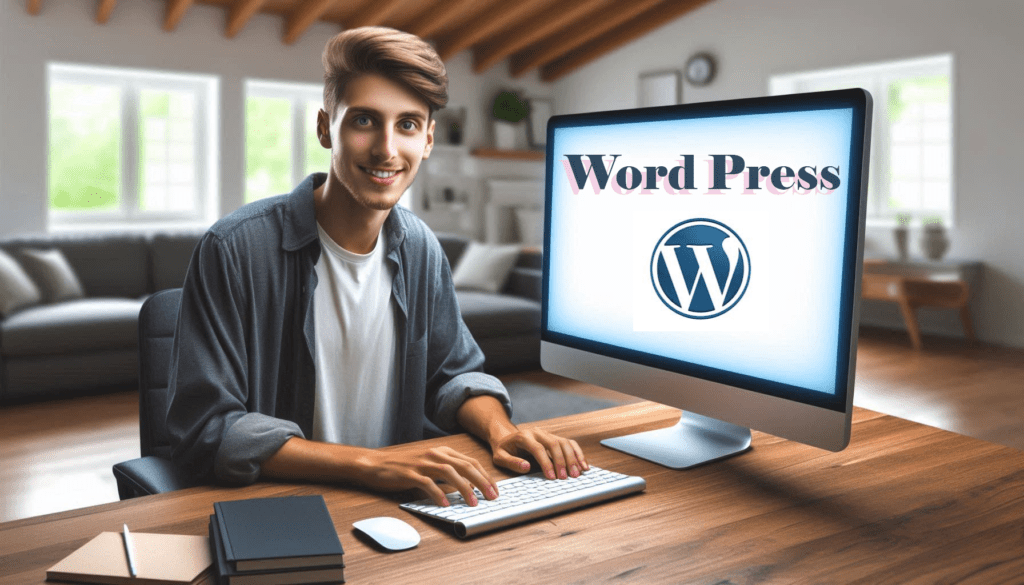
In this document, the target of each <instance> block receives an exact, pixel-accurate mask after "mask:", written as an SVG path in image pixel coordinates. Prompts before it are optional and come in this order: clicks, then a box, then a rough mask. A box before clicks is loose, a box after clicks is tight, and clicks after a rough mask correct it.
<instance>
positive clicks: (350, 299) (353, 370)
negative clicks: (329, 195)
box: [313, 224, 398, 448]
mask: <svg viewBox="0 0 1024 585" xmlns="http://www.w3.org/2000/svg"><path fill="white" fill-rule="evenodd" d="M317 231H318V232H319V234H320V244H321V247H322V249H323V252H322V253H321V254H320V259H319V260H318V261H317V263H316V275H317V279H318V283H317V286H316V291H315V293H314V297H313V311H314V313H313V323H314V327H315V331H316V342H315V344H316V403H315V407H314V409H313V440H314V441H325V442H329V443H340V444H344V445H355V446H360V447H371V448H376V447H383V446H386V445H388V439H389V438H390V437H391V431H392V428H391V427H392V425H393V424H394V423H393V421H394V420H395V415H396V413H397V410H398V400H397V396H396V394H397V384H398V359H397V351H398V348H397V336H396V329H395V312H394V311H395V309H394V306H393V304H392V303H391V285H392V281H393V279H394V276H393V275H392V274H391V271H390V270H388V267H387V265H385V263H384V245H383V242H382V241H383V240H384V238H383V237H382V236H381V235H380V234H378V235H377V245H376V246H375V247H374V249H373V251H372V252H370V253H369V254H365V255H364V254H354V253H352V252H349V251H348V250H345V249H344V248H342V247H341V246H339V245H338V244H337V243H335V242H334V240H332V239H331V238H330V236H328V235H327V233H326V232H325V231H324V230H323V228H321V227H320V225H319V224H317Z"/></svg>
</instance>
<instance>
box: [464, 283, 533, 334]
mask: <svg viewBox="0 0 1024 585" xmlns="http://www.w3.org/2000/svg"><path fill="white" fill-rule="evenodd" d="M457 294H458V295H459V308H460V309H461V310H462V320H463V321H465V322H466V326H467V327H469V331H470V333H472V334H473V337H474V338H487V337H501V336H505V335H515V334H518V333H531V332H534V331H538V330H539V329H540V303H538V302H536V301H531V300H529V299H524V298H521V297H514V296H511V295H498V294H491V293H484V292H479V291H469V290H460V291H458V293H457Z"/></svg>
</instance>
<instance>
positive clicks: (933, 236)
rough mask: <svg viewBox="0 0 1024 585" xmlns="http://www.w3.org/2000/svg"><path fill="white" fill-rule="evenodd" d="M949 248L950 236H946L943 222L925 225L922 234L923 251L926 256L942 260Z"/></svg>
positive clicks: (930, 258)
mask: <svg viewBox="0 0 1024 585" xmlns="http://www.w3.org/2000/svg"><path fill="white" fill-rule="evenodd" d="M946 250H949V237H947V236H946V228H944V227H942V224H937V223H933V224H928V225H926V226H924V231H923V233H922V234H921V251H922V252H924V255H925V257H926V258H928V259H929V260H932V261H939V260H942V257H943V256H944V255H945V254H946Z"/></svg>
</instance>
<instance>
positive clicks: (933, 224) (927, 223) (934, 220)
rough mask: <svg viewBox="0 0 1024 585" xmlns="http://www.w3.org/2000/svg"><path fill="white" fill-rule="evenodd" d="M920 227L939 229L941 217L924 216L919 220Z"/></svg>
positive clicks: (941, 223)
mask: <svg viewBox="0 0 1024 585" xmlns="http://www.w3.org/2000/svg"><path fill="white" fill-rule="evenodd" d="M921 225H923V226H924V227H926V228H929V227H930V228H937V227H938V228H941V227H942V225H943V222H942V217H941V216H939V215H926V216H924V217H922V218H921Z"/></svg>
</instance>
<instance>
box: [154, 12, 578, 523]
mask: <svg viewBox="0 0 1024 585" xmlns="http://www.w3.org/2000/svg"><path fill="white" fill-rule="evenodd" d="M323 63H324V69H325V74H324V81H325V86H324V105H325V109H324V110H321V111H320V112H319V116H318V119H317V127H316V132H317V137H318V138H319V140H320V144H321V145H322V146H323V147H324V148H329V149H330V150H331V165H330V168H329V169H328V172H327V174H326V175H324V174H314V175H311V176H310V177H308V178H307V179H306V180H305V181H304V182H303V183H302V184H301V185H299V186H298V187H297V188H296V189H295V190H294V191H293V192H292V193H291V194H290V195H282V196H279V197H275V198H271V199H267V200H263V201H259V202H255V203H253V204H250V205H247V206H245V207H243V208H241V209H239V210H237V211H236V212H234V213H232V214H230V215H228V216H227V217H225V218H223V219H222V220H220V221H218V222H217V223H216V224H215V225H214V226H213V227H212V228H210V230H209V232H208V233H207V234H206V235H205V236H204V237H203V239H202V240H201V241H200V243H199V245H198V246H197V247H196V251H195V253H194V255H193V258H192V263H191V265H190V266H189V272H188V275H187V277H186V280H185V284H184V287H183V291H182V300H181V308H180V314H179V320H178V328H177V331H176V334H175V339H174V349H173V357H172V367H171V374H170V382H169V385H170V393H171V398H170V405H169V408H168V416H167V422H168V431H169V433H170V436H171V443H172V448H173V458H174V460H175V462H176V464H178V465H179V466H181V467H182V468H184V469H186V470H188V471H189V472H190V473H193V474H195V475H196V476H197V477H200V478H205V479H207V480H217V481H221V482H226V483H236V484H246V483H252V482H254V481H256V479H257V478H258V477H260V476H265V477H276V478H286V479H300V480H301V479H309V480H318V481H342V482H351V483H355V484H358V485H362V486H366V487H369V488H374V489H381V490H405V489H410V488H419V489H421V490H423V491H424V492H425V493H426V494H427V495H428V496H429V497H430V498H431V499H433V500H434V501H435V502H436V503H438V504H439V505H447V504H448V502H447V500H446V498H445V495H444V494H445V492H444V490H442V489H441V488H440V487H438V485H437V482H438V481H443V482H445V483H447V484H449V485H450V486H452V487H453V488H455V489H457V490H458V491H459V492H460V493H461V494H462V495H463V497H464V498H465V499H466V501H467V502H468V503H470V505H475V504H476V499H475V497H474V494H473V488H474V487H476V488H477V489H479V490H480V492H481V493H483V494H484V495H485V497H487V498H488V499H494V498H496V497H498V492H497V487H496V486H495V484H494V482H493V481H492V480H491V478H490V477H489V476H488V474H487V472H486V470H485V469H484V467H483V466H482V465H480V463H479V462H477V461H475V460H473V459H472V458H470V457H467V456H465V455H463V454H461V453H458V452H456V451H454V450H452V449H449V448H431V449H427V448H424V449H423V450H421V451H419V452H415V453H413V454H398V453H389V452H385V451H381V450H378V449H376V448H377V447H381V446H385V445H390V444H395V443H401V442H408V441H413V440H418V439H421V438H422V437H423V426H424V416H426V417H429V418H430V419H431V420H432V421H433V422H434V423H436V424H437V425H438V426H440V427H441V428H442V429H445V430H449V431H458V430H463V429H464V430H467V431H469V432H471V433H473V434H474V435H476V436H477V437H479V438H480V439H482V440H484V441H485V442H487V443H488V444H489V445H490V447H491V450H492V453H493V462H494V464H495V465H497V466H501V467H505V468H507V469H510V470H513V471H516V472H525V471H528V470H529V469H530V464H529V463H528V462H527V461H526V460H525V459H523V458H521V457H519V455H520V454H523V455H525V454H529V455H531V456H532V457H533V458H534V459H535V460H536V461H537V463H538V464H539V466H540V467H541V469H542V470H543V471H544V473H545V474H546V476H547V477H548V478H550V479H555V478H556V477H557V478H563V479H564V478H566V477H567V476H576V475H578V474H579V473H580V472H581V471H583V470H585V469H587V468H588V465H587V463H586V460H585V458H584V456H583V453H582V452H581V451H580V448H579V446H578V445H577V444H576V442H575V441H571V440H567V439H564V438H561V437H557V436H554V435H552V434H550V433H547V432H545V431H543V430H521V429H518V428H517V427H515V425H513V424H512V423H511V422H510V421H509V412H510V410H511V404H510V401H509V397H508V393H507V392H506V390H505V388H504V387H503V386H502V384H501V382H499V381H498V380H497V379H496V378H494V377H492V376H489V375H486V374H484V373H483V372H482V365H483V354H482V353H481V351H480V349H479V347H478V346H477V345H476V342H475V341H474V340H473V338H472V336H471V335H470V334H469V331H468V330H467V329H466V326H465V324H464V323H463V321H462V317H461V315H460V313H459V308H458V303H457V298H456V295H455V290H454V288H453V286H452V281H451V272H450V268H449V266H448V264H447V261H446V260H445V257H444V254H443V252H442V250H441V247H440V244H438V242H437V239H436V238H435V237H434V236H433V234H432V232H431V231H430V229H429V228H427V227H426V225H424V224H423V222H422V221H420V220H419V219H417V218H416V217H415V216H414V215H413V214H412V213H410V212H408V211H407V210H405V209H403V208H401V207H396V203H397V202H398V199H399V198H400V197H401V196H402V193H403V192H404V191H405V190H406V189H407V188H408V187H409V185H410V184H411V183H412V181H413V178H414V177H415V176H416V172H417V170H418V169H419V165H420V162H421V161H422V160H423V159H426V158H427V157H428V156H429V155H430V150H431V147H432V146H433V140H434V138H433V136H434V121H433V119H432V114H433V112H434V111H435V110H437V109H440V108H442V107H444V105H445V104H446V102H447V99H448V96H447V82H448V80H447V76H446V73H445V69H444V64H443V63H442V62H441V60H440V59H439V58H438V56H437V54H436V53H435V52H434V50H433V49H432V48H431V47H430V46H429V45H427V44H426V43H425V42H423V41H422V40H420V39H419V38H417V37H415V36H413V35H409V34H406V33H401V32H399V31H396V30H392V29H387V28H378V27H366V28H359V29H353V30H349V31H345V32H343V33H341V34H339V35H337V36H336V37H334V38H333V39H332V40H331V41H330V42H329V43H328V44H327V46H326V48H325V49H324V53H323Z"/></svg>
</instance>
